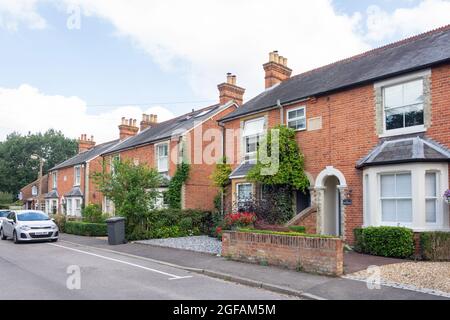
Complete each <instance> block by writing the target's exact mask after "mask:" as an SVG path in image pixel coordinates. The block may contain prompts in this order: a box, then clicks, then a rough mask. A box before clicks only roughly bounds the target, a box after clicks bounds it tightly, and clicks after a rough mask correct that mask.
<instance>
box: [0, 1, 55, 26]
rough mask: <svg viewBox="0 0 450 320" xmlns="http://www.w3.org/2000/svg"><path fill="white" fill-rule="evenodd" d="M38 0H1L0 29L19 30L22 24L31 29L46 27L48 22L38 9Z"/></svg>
mask: <svg viewBox="0 0 450 320" xmlns="http://www.w3.org/2000/svg"><path fill="white" fill-rule="evenodd" d="M37 2H38V0H1V1H0V29H1V28H3V29H7V30H10V31H17V29H18V28H19V25H20V24H25V25H26V26H27V27H28V28H30V29H44V28H45V27H46V26H47V23H46V21H45V19H44V18H43V17H41V16H40V15H39V14H38V13H37V10H36V4H37Z"/></svg>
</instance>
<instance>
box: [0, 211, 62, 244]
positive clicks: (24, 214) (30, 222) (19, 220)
mask: <svg viewBox="0 0 450 320" xmlns="http://www.w3.org/2000/svg"><path fill="white" fill-rule="evenodd" d="M58 237H59V230H58V226H57V225H56V224H55V223H54V222H53V220H51V219H50V217H49V216H48V215H47V214H45V213H44V212H42V211H37V210H21V211H11V212H10V213H9V214H8V216H7V217H6V220H4V221H3V223H2V226H1V229H0V239H2V240H6V239H7V238H12V239H13V241H14V243H19V242H22V241H24V242H25V241H41V240H47V241H48V240H49V241H53V242H55V241H58Z"/></svg>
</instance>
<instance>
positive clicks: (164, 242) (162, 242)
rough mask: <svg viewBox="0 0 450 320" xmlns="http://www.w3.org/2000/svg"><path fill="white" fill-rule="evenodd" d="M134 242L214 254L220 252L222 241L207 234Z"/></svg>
mask: <svg viewBox="0 0 450 320" xmlns="http://www.w3.org/2000/svg"><path fill="white" fill-rule="evenodd" d="M136 243H140V244H148V245H153V246H159V247H168V248H176V249H183V250H190V251H196V252H203V253H210V254H215V255H218V254H220V253H221V252H222V242H221V241H219V240H218V239H216V238H211V237H208V236H193V237H182V238H168V239H152V240H141V241H136Z"/></svg>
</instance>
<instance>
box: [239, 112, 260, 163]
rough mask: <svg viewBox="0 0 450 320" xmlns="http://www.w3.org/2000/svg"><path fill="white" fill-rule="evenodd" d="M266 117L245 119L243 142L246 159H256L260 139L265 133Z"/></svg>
mask: <svg viewBox="0 0 450 320" xmlns="http://www.w3.org/2000/svg"><path fill="white" fill-rule="evenodd" d="M264 122H265V119H264V118H258V119H253V120H248V121H245V123H244V132H243V135H242V136H243V140H244V141H243V142H244V154H245V161H255V160H256V153H257V151H258V146H259V141H260V138H261V136H262V135H263V134H264Z"/></svg>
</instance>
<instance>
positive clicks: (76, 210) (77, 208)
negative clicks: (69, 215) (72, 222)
mask: <svg viewBox="0 0 450 320" xmlns="http://www.w3.org/2000/svg"><path fill="white" fill-rule="evenodd" d="M73 204H74V206H73V215H74V216H75V217H81V207H82V206H83V199H82V198H73ZM78 204H79V206H78Z"/></svg>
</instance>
